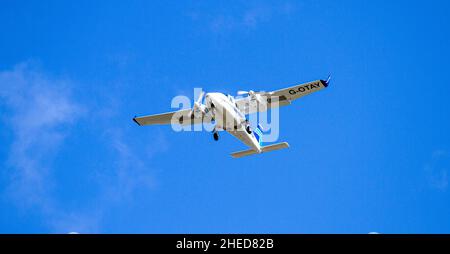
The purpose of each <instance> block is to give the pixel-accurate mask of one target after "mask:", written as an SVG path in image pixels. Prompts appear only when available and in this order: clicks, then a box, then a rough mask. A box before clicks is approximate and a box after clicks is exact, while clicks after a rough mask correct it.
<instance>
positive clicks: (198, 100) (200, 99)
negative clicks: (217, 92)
mask: <svg viewBox="0 0 450 254" xmlns="http://www.w3.org/2000/svg"><path fill="white" fill-rule="evenodd" d="M204 95H205V92H203V91H201V92H200V94H199V96H198V99H197V101H196V102H197V103H198V104H200V102H201V101H202V99H203V96H204Z"/></svg>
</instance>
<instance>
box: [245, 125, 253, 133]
mask: <svg viewBox="0 0 450 254" xmlns="http://www.w3.org/2000/svg"><path fill="white" fill-rule="evenodd" d="M245 130H246V131H247V133H248V134H252V129H251V128H250V125H247V127H245Z"/></svg>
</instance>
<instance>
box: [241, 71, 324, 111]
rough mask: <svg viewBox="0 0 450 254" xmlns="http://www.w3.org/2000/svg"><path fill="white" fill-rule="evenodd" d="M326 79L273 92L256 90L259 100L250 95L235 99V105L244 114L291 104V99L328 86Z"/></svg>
mask: <svg viewBox="0 0 450 254" xmlns="http://www.w3.org/2000/svg"><path fill="white" fill-rule="evenodd" d="M328 84H329V79H328V80H316V81H312V82H309V83H304V84H299V85H295V86H291V87H288V88H284V89H280V90H276V91H273V92H258V93H257V94H258V96H260V98H261V99H260V102H258V101H256V100H254V99H252V98H251V97H250V96H247V97H244V98H240V99H237V100H236V105H237V107H238V108H239V110H241V111H242V112H243V113H245V114H252V113H256V112H264V111H266V110H268V109H270V108H273V107H282V106H286V105H289V104H291V102H292V101H293V100H296V99H298V98H301V97H303V96H305V95H308V94H311V93H313V92H317V91H319V90H322V89H324V88H326V87H328Z"/></svg>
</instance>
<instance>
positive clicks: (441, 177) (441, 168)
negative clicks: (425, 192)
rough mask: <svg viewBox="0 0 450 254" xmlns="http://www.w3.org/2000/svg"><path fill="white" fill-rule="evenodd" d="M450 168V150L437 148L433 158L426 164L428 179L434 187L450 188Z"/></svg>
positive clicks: (442, 189)
mask: <svg viewBox="0 0 450 254" xmlns="http://www.w3.org/2000/svg"><path fill="white" fill-rule="evenodd" d="M449 170H450V152H448V151H446V150H435V151H434V152H433V153H432V155H431V160H430V161H429V162H428V163H427V164H426V165H425V172H426V174H427V178H428V181H429V183H430V185H431V187H433V188H434V189H437V190H440V191H446V190H447V189H448V181H449V179H448V172H449Z"/></svg>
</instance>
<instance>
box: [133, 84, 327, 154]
mask: <svg viewBox="0 0 450 254" xmlns="http://www.w3.org/2000/svg"><path fill="white" fill-rule="evenodd" d="M329 83H330V77H328V79H327V80H316V81H312V82H309V83H305V84H300V85H295V86H292V87H288V88H285V89H280V90H276V91H273V92H254V91H248V92H246V91H239V92H238V95H241V96H243V95H246V96H245V97H242V98H236V99H235V98H234V97H233V96H231V95H225V94H223V93H215V92H214V93H206V94H205V93H204V92H201V93H200V95H199V98H198V99H197V101H195V102H194V106H193V107H192V108H191V109H182V110H178V111H173V112H168V113H163V114H157V115H148V116H140V117H135V118H133V120H134V121H135V122H136V123H137V124H138V125H140V126H144V125H162V124H178V125H181V126H183V125H194V124H203V123H214V124H215V127H214V130H213V137H214V140H216V141H217V140H219V133H218V131H220V130H225V131H227V132H229V133H230V134H231V135H233V136H235V137H236V138H237V139H239V140H240V141H242V142H243V143H244V144H245V145H247V146H248V147H249V149H248V150H244V151H240V152H235V153H232V154H231V156H232V157H233V158H240V157H244V156H248V155H252V154H259V153H265V152H269V151H274V150H279V149H284V148H288V147H289V144H288V143H287V142H281V143H277V144H273V145H267V146H262V129H261V126H260V125H259V124H258V126H257V127H256V128H254V129H253V128H252V127H251V126H250V123H249V121H248V120H247V118H246V115H249V114H252V113H257V112H264V111H267V110H269V109H271V108H274V107H281V106H286V105H289V104H291V102H292V101H293V100H296V99H298V98H300V97H303V96H305V95H308V94H310V93H313V92H316V91H319V90H322V89H324V88H326V87H328V84H329ZM203 101H204V104H203Z"/></svg>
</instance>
